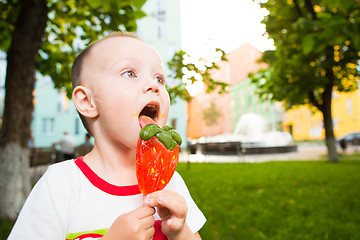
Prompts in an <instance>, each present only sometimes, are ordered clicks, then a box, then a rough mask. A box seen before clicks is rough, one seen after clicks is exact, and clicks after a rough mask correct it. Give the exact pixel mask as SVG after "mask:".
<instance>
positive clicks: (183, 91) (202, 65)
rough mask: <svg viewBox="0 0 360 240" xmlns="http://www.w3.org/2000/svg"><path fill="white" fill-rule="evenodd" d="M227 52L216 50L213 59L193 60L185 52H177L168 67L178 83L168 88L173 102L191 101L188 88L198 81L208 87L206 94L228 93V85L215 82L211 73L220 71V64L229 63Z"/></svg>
mask: <svg viewBox="0 0 360 240" xmlns="http://www.w3.org/2000/svg"><path fill="white" fill-rule="evenodd" d="M225 55H226V54H225V52H224V51H223V50H222V49H220V48H216V49H215V52H214V58H213V59H203V58H200V59H196V60H194V59H192V57H191V56H190V55H189V54H187V53H186V52H185V51H184V50H179V51H177V52H176V53H175V54H174V56H173V58H172V59H171V60H170V61H169V62H168V67H169V69H170V70H171V72H172V74H171V75H170V77H171V78H172V79H175V80H176V83H175V84H173V85H171V86H167V90H168V92H169V95H170V98H171V101H172V102H175V101H176V99H177V98H180V99H183V100H185V101H190V100H191V99H192V96H191V95H190V93H189V91H188V86H190V85H192V84H194V83H195V82H197V81H202V82H203V83H204V85H205V87H206V92H208V93H210V92H212V91H216V90H217V91H218V93H219V94H222V93H225V92H227V90H226V88H227V86H228V84H227V83H225V82H221V81H217V80H215V79H214V78H213V77H212V75H211V71H213V70H215V69H219V68H220V67H219V66H218V62H220V61H227V58H226V56H225Z"/></svg>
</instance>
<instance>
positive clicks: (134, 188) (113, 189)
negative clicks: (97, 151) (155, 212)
mask: <svg viewBox="0 0 360 240" xmlns="http://www.w3.org/2000/svg"><path fill="white" fill-rule="evenodd" d="M74 162H75V164H76V165H77V166H78V167H79V169H80V170H81V172H82V173H83V174H84V175H85V177H86V178H87V179H88V180H89V181H90V182H91V183H92V184H93V185H94V186H95V187H97V188H98V189H100V190H102V191H104V192H106V193H108V194H111V195H115V196H132V195H137V194H140V193H141V192H140V189H139V185H130V186H116V185H113V184H111V183H108V182H106V181H105V180H104V179H102V178H100V177H99V176H98V175H97V174H96V173H95V172H94V171H93V170H92V169H91V168H90V167H89V166H88V165H87V164H86V163H85V162H84V160H83V157H78V158H77V159H76V160H74Z"/></svg>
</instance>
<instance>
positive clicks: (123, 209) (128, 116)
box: [9, 33, 206, 240]
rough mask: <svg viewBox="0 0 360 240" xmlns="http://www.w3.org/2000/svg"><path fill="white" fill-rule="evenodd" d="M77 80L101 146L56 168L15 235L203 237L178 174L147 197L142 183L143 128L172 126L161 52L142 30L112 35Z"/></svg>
mask: <svg viewBox="0 0 360 240" xmlns="http://www.w3.org/2000/svg"><path fill="white" fill-rule="evenodd" d="M72 81H73V101H74V104H75V106H76V108H77V110H78V112H79V114H80V116H81V118H82V121H83V123H84V126H85V127H86V128H87V130H88V132H90V133H91V134H92V136H93V137H94V148H93V150H92V151H91V152H90V153H88V154H87V155H85V156H84V157H80V158H78V159H76V160H68V161H65V162H62V163H59V164H55V165H52V166H50V167H49V169H48V170H47V172H46V173H45V174H44V176H43V177H42V178H41V180H39V182H38V183H37V184H36V185H35V187H34V189H33V191H32V193H31V194H30V195H29V197H28V199H27V201H26V203H25V204H24V207H23V209H22V210H21V213H20V214H19V217H18V219H17V222H16V224H15V226H14V228H13V230H12V232H11V234H10V236H9V239H53V240H55V239H59V240H60V239H62V240H63V239H100V238H101V239H111V240H115V239H126V240H131V239H141V240H143V239H166V237H167V239H184V240H191V239H200V235H199V234H198V231H199V230H200V228H201V227H202V226H203V224H204V223H205V221H206V219H205V217H204V215H203V214H202V213H201V211H200V210H199V209H198V207H197V206H196V204H195V203H194V201H193V200H192V198H191V196H190V194H189V191H188V189H187V187H186V185H185V183H184V182H183V180H182V178H181V177H180V175H179V174H178V173H177V172H175V174H174V176H173V178H172V179H171V181H170V182H169V184H168V185H167V186H166V188H165V189H164V190H162V191H158V192H155V193H152V194H148V195H147V196H143V195H142V194H141V193H140V191H139V187H138V185H137V179H136V173H135V150H136V144H137V140H138V138H139V131H140V129H141V128H142V127H144V126H145V125H146V124H148V123H156V124H158V125H159V126H164V125H165V124H166V120H167V116H168V111H169V108H170V101H169V95H168V93H167V91H166V89H165V72H164V68H163V63H162V61H161V58H160V56H159V54H158V53H157V52H156V51H155V50H154V49H153V48H152V47H150V46H149V45H147V44H146V43H144V42H143V41H141V40H139V39H138V38H136V37H135V36H134V35H131V34H129V33H127V34H124V33H123V34H121V33H116V34H112V35H110V36H108V37H106V38H104V39H102V40H99V41H98V42H95V43H94V44H92V45H90V46H89V47H88V48H87V49H85V50H84V51H83V52H82V53H81V54H80V55H79V56H78V57H77V59H76V60H75V62H74V66H73V69H72ZM144 109H145V110H144ZM143 110H144V111H143ZM142 115H150V116H148V117H142ZM149 117H150V118H151V119H152V120H149ZM165 235H166V236H165Z"/></svg>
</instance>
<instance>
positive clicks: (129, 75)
mask: <svg viewBox="0 0 360 240" xmlns="http://www.w3.org/2000/svg"><path fill="white" fill-rule="evenodd" d="M122 76H124V77H129V78H134V77H136V74H135V72H134V71H132V70H129V71H127V72H125V73H123V74H122Z"/></svg>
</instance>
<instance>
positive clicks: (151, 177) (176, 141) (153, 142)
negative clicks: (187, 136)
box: [136, 124, 182, 195]
mask: <svg viewBox="0 0 360 240" xmlns="http://www.w3.org/2000/svg"><path fill="white" fill-rule="evenodd" d="M181 142H182V140H181V137H180V134H179V133H177V132H176V131H175V130H173V129H172V127H171V126H165V127H163V128H160V127H159V126H158V125H156V124H148V125H146V126H145V127H144V128H143V129H141V131H140V138H139V140H138V142H137V148H136V177H137V180H138V183H139V188H140V191H141V192H142V193H143V194H144V195H147V194H149V193H152V192H155V191H159V190H162V189H163V188H164V187H165V186H166V185H167V184H168V183H169V181H170V179H171V177H172V176H173V174H174V172H175V169H176V165H177V162H178V159H179V145H180V144H181Z"/></svg>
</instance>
